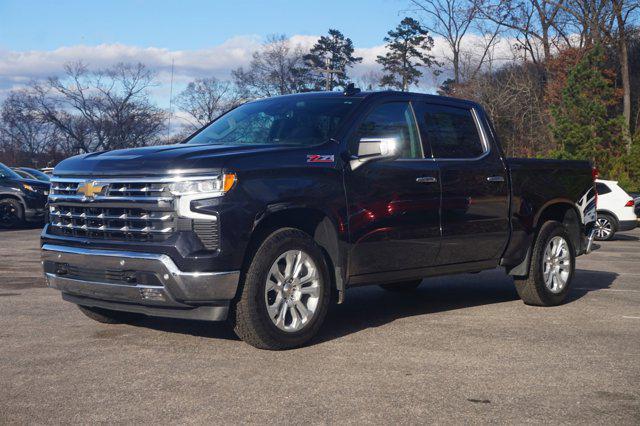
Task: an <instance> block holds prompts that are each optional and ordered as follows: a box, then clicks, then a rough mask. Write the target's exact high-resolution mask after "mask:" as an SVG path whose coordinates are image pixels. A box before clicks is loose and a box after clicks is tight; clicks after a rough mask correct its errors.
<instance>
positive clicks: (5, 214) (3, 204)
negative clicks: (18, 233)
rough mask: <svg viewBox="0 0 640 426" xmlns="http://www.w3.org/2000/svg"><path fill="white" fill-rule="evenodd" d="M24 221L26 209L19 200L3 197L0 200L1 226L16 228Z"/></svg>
mask: <svg viewBox="0 0 640 426" xmlns="http://www.w3.org/2000/svg"><path fill="white" fill-rule="evenodd" d="M23 223H24V210H23V209H22V205H21V204H20V202H19V201H18V200H15V199H13V198H3V199H1V200H0V226H2V227H7V228H14V227H18V226H21V225H22V224H23Z"/></svg>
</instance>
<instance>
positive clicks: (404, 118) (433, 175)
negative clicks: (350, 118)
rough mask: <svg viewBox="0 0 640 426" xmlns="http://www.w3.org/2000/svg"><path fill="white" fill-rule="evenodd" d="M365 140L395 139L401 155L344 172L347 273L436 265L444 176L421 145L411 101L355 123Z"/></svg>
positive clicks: (354, 143)
mask: <svg viewBox="0 0 640 426" xmlns="http://www.w3.org/2000/svg"><path fill="white" fill-rule="evenodd" d="M357 126H358V127H357V130H356V131H355V134H353V135H352V138H351V143H350V147H351V149H350V150H351V152H358V150H357V148H358V144H359V142H360V141H361V140H363V141H366V140H372V139H382V138H384V139H387V140H395V142H396V144H397V149H398V151H399V156H398V157H397V158H396V159H393V160H389V159H387V160H379V161H369V162H366V163H364V164H362V165H361V166H359V167H357V168H356V169H355V170H350V171H348V172H347V173H346V175H345V179H346V182H345V183H346V188H347V200H348V206H349V210H348V211H349V234H350V235H349V237H350V241H351V243H352V244H351V247H352V248H351V255H350V257H349V258H350V264H349V275H351V276H355V275H366V274H375V273H381V272H389V271H397V270H407V269H419V268H424V267H428V266H432V265H433V264H434V263H435V260H436V257H437V255H438V251H439V249H440V237H441V236H440V192H441V191H440V184H439V182H440V176H439V170H438V166H437V164H436V163H435V161H433V160H431V159H426V158H425V155H424V152H430V150H428V149H425V147H424V146H423V144H422V141H421V137H420V132H419V131H418V127H417V125H416V119H415V114H414V111H413V107H412V105H411V103H410V102H408V101H403V102H386V103H382V104H378V105H376V106H374V107H373V108H372V109H371V110H369V112H368V113H367V114H366V115H365V118H364V119H363V120H362V121H361V122H360V124H359V125H357Z"/></svg>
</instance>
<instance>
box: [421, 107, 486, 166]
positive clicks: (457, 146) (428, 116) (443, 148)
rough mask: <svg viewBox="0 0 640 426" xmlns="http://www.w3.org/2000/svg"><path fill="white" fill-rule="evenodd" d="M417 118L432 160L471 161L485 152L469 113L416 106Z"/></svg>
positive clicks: (449, 108)
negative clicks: (429, 148)
mask: <svg viewBox="0 0 640 426" xmlns="http://www.w3.org/2000/svg"><path fill="white" fill-rule="evenodd" d="M415 105H416V110H415V111H416V116H417V118H418V125H419V126H420V132H421V133H422V139H423V140H425V141H426V143H427V144H428V145H429V146H430V147H431V151H432V154H433V157H434V158H452V159H456V158H458V159H470V158H477V157H480V156H481V155H482V154H484V152H485V151H486V148H485V146H484V144H483V143H482V138H481V136H480V131H479V129H478V126H477V124H476V120H475V118H474V116H473V113H472V112H471V110H470V109H466V108H458V107H451V106H446V105H435V104H428V103H425V102H418V103H416V104H415Z"/></svg>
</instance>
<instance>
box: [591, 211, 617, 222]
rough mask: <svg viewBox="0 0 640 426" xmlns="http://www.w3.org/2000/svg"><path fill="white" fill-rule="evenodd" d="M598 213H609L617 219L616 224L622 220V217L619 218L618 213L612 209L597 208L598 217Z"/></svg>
mask: <svg viewBox="0 0 640 426" xmlns="http://www.w3.org/2000/svg"><path fill="white" fill-rule="evenodd" d="M598 214H607V215H609V216H611V217H613V220H615V221H616V225H618V223H619V222H620V219H618V215H616V214H615V213H614V212H612V211H611V210H607V209H597V210H596V217H597V215H598Z"/></svg>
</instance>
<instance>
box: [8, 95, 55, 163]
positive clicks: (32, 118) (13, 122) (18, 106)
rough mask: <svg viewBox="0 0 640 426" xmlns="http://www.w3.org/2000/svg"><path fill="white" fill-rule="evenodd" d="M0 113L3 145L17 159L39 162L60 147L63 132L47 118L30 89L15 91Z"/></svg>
mask: <svg viewBox="0 0 640 426" xmlns="http://www.w3.org/2000/svg"><path fill="white" fill-rule="evenodd" d="M0 117H1V118H2V122H1V123H0V133H1V134H2V141H3V149H4V150H5V152H6V154H10V155H11V156H12V157H13V158H14V161H19V162H21V163H23V164H24V163H25V162H29V163H31V164H32V165H33V166H37V165H38V164H37V163H38V161H39V160H40V159H41V158H42V157H43V156H47V155H48V154H52V153H54V152H55V151H56V150H58V148H59V147H58V142H59V141H60V140H61V137H60V136H61V135H60V134H59V132H58V130H57V128H56V127H55V126H53V125H51V123H49V122H47V121H46V120H44V119H43V117H42V116H41V114H40V113H39V111H38V108H37V103H36V102H35V99H34V97H33V95H32V93H31V92H30V91H29V90H26V89H20V90H14V91H12V92H11V93H10V94H9V96H8V97H7V99H5V101H4V102H3V104H2V110H1V111H0Z"/></svg>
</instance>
